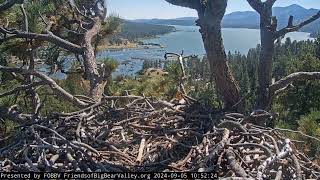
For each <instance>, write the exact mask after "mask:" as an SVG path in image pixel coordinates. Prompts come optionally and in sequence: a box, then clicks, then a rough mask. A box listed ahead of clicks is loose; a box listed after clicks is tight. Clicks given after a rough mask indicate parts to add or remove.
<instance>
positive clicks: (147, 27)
mask: <svg viewBox="0 0 320 180" xmlns="http://www.w3.org/2000/svg"><path fill="white" fill-rule="evenodd" d="M174 31H175V28H174V27H173V26H167V25H153V24H147V23H137V22H132V21H128V20H124V21H123V24H122V27H121V31H120V32H119V33H118V34H117V36H119V37H121V38H125V39H128V40H137V39H140V38H150V37H155V36H157V35H162V34H166V33H170V32H174Z"/></svg>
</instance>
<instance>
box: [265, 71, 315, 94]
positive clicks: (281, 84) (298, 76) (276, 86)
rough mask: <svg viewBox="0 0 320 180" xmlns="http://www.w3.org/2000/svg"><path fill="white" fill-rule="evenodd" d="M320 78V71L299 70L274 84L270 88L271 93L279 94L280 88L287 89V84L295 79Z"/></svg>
mask: <svg viewBox="0 0 320 180" xmlns="http://www.w3.org/2000/svg"><path fill="white" fill-rule="evenodd" d="M315 79H320V72H297V73H293V74H290V75H289V76H287V77H285V78H283V79H281V80H279V81H277V82H276V83H274V84H272V85H271V86H270V88H269V91H270V95H271V96H273V95H275V94H279V93H280V92H279V90H281V89H282V90H286V89H287V88H286V87H287V86H289V85H290V84H291V83H293V82H295V81H301V80H315Z"/></svg>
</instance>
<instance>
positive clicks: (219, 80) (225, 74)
mask: <svg viewBox="0 0 320 180" xmlns="http://www.w3.org/2000/svg"><path fill="white" fill-rule="evenodd" d="M200 32H201V34H202V38H203V42H204V46H205V49H206V52H207V56H208V60H209V64H210V68H211V72H212V73H213V76H214V79H215V84H216V88H217V92H218V95H219V96H220V97H221V98H222V99H223V101H224V103H225V107H226V108H228V109H231V107H232V106H234V105H236V104H237V103H238V102H239V101H240V88H239V85H238V84H237V82H236V81H235V79H234V77H233V75H232V73H231V71H230V67H229V65H228V61H227V56H226V53H225V50H224V46H223V40H222V37H221V24H220V22H216V23H215V25H214V26H211V27H208V26H207V27H205V26H203V25H202V26H201V30H200Z"/></svg>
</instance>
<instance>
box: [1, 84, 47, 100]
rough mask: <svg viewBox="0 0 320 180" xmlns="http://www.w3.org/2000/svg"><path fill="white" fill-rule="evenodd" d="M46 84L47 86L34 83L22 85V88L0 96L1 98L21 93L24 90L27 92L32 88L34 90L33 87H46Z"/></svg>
mask: <svg viewBox="0 0 320 180" xmlns="http://www.w3.org/2000/svg"><path fill="white" fill-rule="evenodd" d="M44 84H45V83H44V82H33V83H31V84H27V85H21V86H19V87H16V88H14V89H12V90H10V91H8V92H5V93H2V94H0V98H2V97H5V96H9V95H12V94H15V93H16V92H19V91H23V90H27V89H30V88H33V87H37V86H41V85H44Z"/></svg>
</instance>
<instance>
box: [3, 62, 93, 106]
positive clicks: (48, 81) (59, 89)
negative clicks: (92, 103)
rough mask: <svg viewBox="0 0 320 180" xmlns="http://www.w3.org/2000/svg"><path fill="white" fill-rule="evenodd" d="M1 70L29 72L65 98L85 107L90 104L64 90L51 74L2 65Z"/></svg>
mask: <svg viewBox="0 0 320 180" xmlns="http://www.w3.org/2000/svg"><path fill="white" fill-rule="evenodd" d="M0 71H2V72H16V73H20V74H28V75H33V76H36V77H38V78H40V79H41V80H42V81H43V82H45V83H46V84H48V85H49V86H50V88H51V89H52V90H53V91H54V92H55V93H57V94H58V95H61V96H62V98H64V99H65V100H67V101H69V102H72V103H73V104H74V105H75V106H77V107H80V108H83V107H87V106H88V104H87V103H84V102H82V101H81V100H79V99H78V98H76V97H74V96H73V95H72V94H70V93H68V92H67V91H66V90H64V89H63V88H62V87H60V86H59V85H58V84H57V83H56V82H55V81H54V80H53V79H51V78H50V77H49V76H47V75H45V74H42V73H39V72H37V71H34V70H26V69H20V68H11V67H4V66H0Z"/></svg>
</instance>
